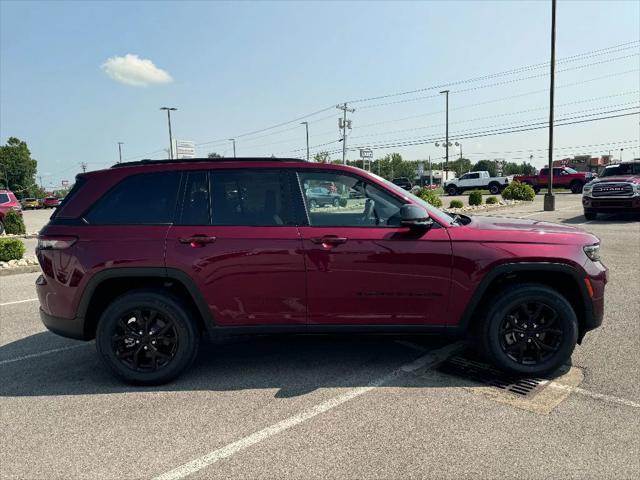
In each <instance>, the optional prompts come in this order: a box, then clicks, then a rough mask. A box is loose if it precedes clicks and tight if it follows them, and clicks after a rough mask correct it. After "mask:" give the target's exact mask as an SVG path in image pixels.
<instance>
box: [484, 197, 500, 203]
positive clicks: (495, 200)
mask: <svg viewBox="0 0 640 480" xmlns="http://www.w3.org/2000/svg"><path fill="white" fill-rule="evenodd" d="M486 203H487V205H494V204H496V203H498V199H497V198H496V197H489V198H487V202H486Z"/></svg>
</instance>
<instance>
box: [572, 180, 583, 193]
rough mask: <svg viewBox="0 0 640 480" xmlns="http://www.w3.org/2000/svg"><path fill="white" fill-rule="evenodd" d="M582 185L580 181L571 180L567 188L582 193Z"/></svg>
mask: <svg viewBox="0 0 640 480" xmlns="http://www.w3.org/2000/svg"><path fill="white" fill-rule="evenodd" d="M582 187H584V184H583V183H582V182H577V181H576V182H572V183H571V185H570V186H569V188H570V189H571V193H582Z"/></svg>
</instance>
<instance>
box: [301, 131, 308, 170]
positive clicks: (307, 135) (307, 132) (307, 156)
mask: <svg viewBox="0 0 640 480" xmlns="http://www.w3.org/2000/svg"><path fill="white" fill-rule="evenodd" d="M300 125H304V127H305V130H306V131H307V162H308V161H309V122H300Z"/></svg>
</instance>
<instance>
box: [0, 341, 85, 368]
mask: <svg viewBox="0 0 640 480" xmlns="http://www.w3.org/2000/svg"><path fill="white" fill-rule="evenodd" d="M85 345H87V343H81V344H78V345H69V346H68V347H62V348H54V349H53V350H45V351H44V352H38V353H30V354H29V355H23V356H22V357H16V358H8V359H6V360H0V365H6V364H8V363H14V362H20V361H22V360H29V359H30V358H37V357H43V356H45V355H50V354H52V353H58V352H65V351H67V350H73V349H75V348H80V347H84V346H85Z"/></svg>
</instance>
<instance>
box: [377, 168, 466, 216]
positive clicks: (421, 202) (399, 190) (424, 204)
mask: <svg viewBox="0 0 640 480" xmlns="http://www.w3.org/2000/svg"><path fill="white" fill-rule="evenodd" d="M367 173H368V174H369V175H372V176H374V177H376V178H377V179H378V180H380V181H381V182H382V183H384V184H385V185H386V186H387V187H389V188H390V189H391V190H393V191H394V192H396V193H397V194H398V195H400V196H401V197H404V198H410V199H411V200H412V201H414V202H416V203H418V204H419V205H420V206H422V207H424V208H425V210H427V212H429V214H431V213H433V214H434V215H436V216H437V217H439V218H441V219H443V220H445V221H446V222H448V223H453V222H454V218H453V217H452V216H451V215H449V214H447V213H445V212H443V211H442V210H440V209H438V208H436V207H434V206H433V205H431V204H430V203H428V202H425V201H424V200H422V199H421V198H420V197H417V196H415V195H414V194H413V193H411V192H408V191H406V190H404V189H403V188H402V187H399V186H398V185H396V184H394V183H391V182H390V181H389V180H386V179H384V178H382V177H379V176H378V175H376V174H375V173H372V172H367Z"/></svg>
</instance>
